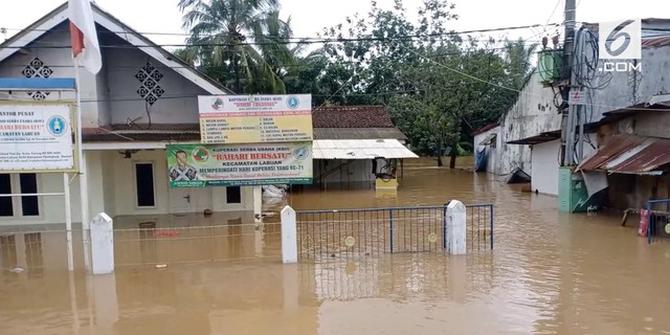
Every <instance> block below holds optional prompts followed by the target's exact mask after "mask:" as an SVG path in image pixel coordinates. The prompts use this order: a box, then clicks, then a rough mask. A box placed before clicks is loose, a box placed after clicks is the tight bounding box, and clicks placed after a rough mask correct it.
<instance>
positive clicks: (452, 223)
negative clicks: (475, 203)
mask: <svg viewBox="0 0 670 335" xmlns="http://www.w3.org/2000/svg"><path fill="white" fill-rule="evenodd" d="M465 210H466V209H465V205H463V203H462V202H460V201H458V200H452V201H451V202H449V205H448V206H447V250H448V251H449V254H451V255H465V253H466V248H465V223H466V222H465V221H466V214H465Z"/></svg>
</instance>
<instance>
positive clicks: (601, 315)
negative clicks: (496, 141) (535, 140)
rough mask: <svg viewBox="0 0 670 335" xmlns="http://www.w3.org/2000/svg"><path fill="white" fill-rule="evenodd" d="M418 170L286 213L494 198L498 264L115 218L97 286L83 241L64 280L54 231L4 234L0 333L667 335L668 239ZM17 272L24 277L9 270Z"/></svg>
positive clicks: (242, 229) (202, 221)
mask: <svg viewBox="0 0 670 335" xmlns="http://www.w3.org/2000/svg"><path fill="white" fill-rule="evenodd" d="M423 163H425V162H423ZM423 163H422V162H417V163H413V164H406V165H405V178H404V180H403V181H402V186H401V188H400V190H399V191H398V195H397V197H389V196H388V195H386V196H377V195H376V194H375V192H374V191H372V190H355V191H347V190H329V191H327V192H315V191H305V192H303V193H294V194H292V195H291V198H290V199H289V200H288V201H289V202H290V203H291V204H292V205H293V206H294V207H296V208H298V209H307V208H345V207H368V206H392V205H415V204H421V205H441V204H443V203H444V202H446V201H447V200H449V199H459V200H462V201H464V202H466V203H486V202H492V203H494V204H495V205H496V208H495V213H496V245H495V249H494V250H493V252H479V253H473V254H470V255H468V256H465V257H445V256H442V255H441V254H437V253H411V254H394V255H392V256H390V255H385V256H384V255H382V256H378V257H355V258H354V257H352V258H349V259H346V258H335V259H328V258H327V259H324V260H322V261H319V262H305V263H302V264H298V265H288V266H284V265H282V264H280V258H279V246H280V239H279V225H278V224H277V219H278V218H277V217H276V216H275V217H272V218H270V219H268V220H265V222H264V223H262V224H255V223H254V221H253V218H251V216H250V215H244V214H239V213H237V214H225V215H214V216H212V217H207V218H206V217H203V216H202V215H190V216H180V217H172V216H170V217H168V216H155V217H133V218H117V220H116V224H117V230H116V231H115V238H116V246H115V249H116V262H117V265H119V266H118V268H117V271H116V272H115V274H114V275H109V276H96V277H93V276H88V275H86V274H85V271H84V270H83V261H81V259H82V257H81V246H78V245H75V253H76V259H77V260H78V263H77V271H75V273H74V274H72V275H68V273H67V271H66V259H65V246H64V243H63V241H64V235H63V234H62V233H59V232H42V233H25V232H15V233H12V232H11V231H10V230H7V229H5V230H3V232H2V233H0V267H1V269H0V283H1V284H0V297H2V303H0V327H2V328H0V329H1V331H0V333H2V334H22V335H23V334H73V333H79V334H222V333H234V334H266V333H272V334H375V333H385V334H408V333H417V334H444V333H456V334H467V333H482V334H493V333H508V334H528V333H537V334H568V333H585V334H586V333H591V334H631V333H633V334H634V333H658V334H663V333H666V334H667V333H670V323H669V322H668V321H667V315H666V314H667V311H668V310H669V309H670V285H668V284H667V280H668V278H670V243H658V244H653V245H651V246H649V245H647V244H646V242H645V241H644V239H640V238H637V237H636V236H635V231H634V229H633V228H632V227H631V228H623V227H620V226H619V225H618V223H619V220H620V218H619V217H610V216H606V215H596V216H585V215H564V214H560V213H558V211H557V210H556V199H555V198H552V197H547V196H541V195H540V196H538V195H533V194H528V193H521V192H518V190H516V189H514V188H511V187H510V186H508V185H505V184H500V183H498V182H496V181H494V180H492V179H491V178H489V177H488V176H486V175H482V174H474V175H473V174H472V173H471V172H466V171H450V170H448V169H437V168H434V167H433V166H432V165H426V164H423ZM74 236H75V237H74V239H75V240H81V235H80V234H78V233H75V234H74ZM156 264H165V265H166V267H164V268H156V267H155V265H156ZM17 267H18V268H22V269H24V271H22V272H11V271H10V269H14V268H17Z"/></svg>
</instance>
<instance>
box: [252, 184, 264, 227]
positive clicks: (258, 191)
mask: <svg viewBox="0 0 670 335" xmlns="http://www.w3.org/2000/svg"><path fill="white" fill-rule="evenodd" d="M253 193H254V196H253V202H254V204H253V205H254V219H255V220H256V222H261V215H262V214H263V189H262V188H261V187H260V186H254V187H253Z"/></svg>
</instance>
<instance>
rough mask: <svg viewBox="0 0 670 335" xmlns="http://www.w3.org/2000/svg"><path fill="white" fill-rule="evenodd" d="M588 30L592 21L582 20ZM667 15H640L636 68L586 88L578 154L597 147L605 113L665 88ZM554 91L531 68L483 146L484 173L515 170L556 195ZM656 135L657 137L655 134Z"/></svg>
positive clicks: (669, 44)
mask: <svg viewBox="0 0 670 335" xmlns="http://www.w3.org/2000/svg"><path fill="white" fill-rule="evenodd" d="M588 26H589V27H590V28H591V29H594V27H596V26H594V25H588ZM668 31H670V20H667V19H644V20H642V36H643V40H642V58H641V60H640V61H639V63H640V64H639V65H640V66H641V73H639V72H637V71H630V72H612V73H611V78H610V79H609V80H603V81H602V82H598V83H596V84H602V85H601V86H602V87H597V89H590V90H588V91H587V96H588V101H587V105H588V106H589V110H588V112H587V113H585V114H586V116H587V118H586V124H587V130H586V135H585V142H586V145H585V146H584V158H586V157H589V155H590V154H591V153H592V152H593V151H594V150H595V149H596V148H598V146H599V143H600V140H601V138H600V137H599V136H596V135H595V133H593V132H594V131H596V126H597V125H598V124H599V122H600V121H601V120H602V119H603V118H604V117H605V114H606V113H607V112H610V111H613V110H617V109H620V108H624V107H627V106H633V105H636V104H639V103H644V102H649V101H651V100H652V98H653V97H654V96H656V95H659V94H660V95H663V94H668V93H670V86H668V84H667V83H668V82H669V81H670V72H668V71H667V60H668V59H669V58H670V33H668ZM561 100H562V99H561V96H560V93H559V92H558V91H557V90H556V88H552V87H549V86H545V85H544V84H543V83H541V80H540V75H539V73H538V71H534V72H533V73H532V74H531V75H530V76H529V79H528V81H527V82H526V84H525V85H524V87H523V88H522V89H521V92H520V93H519V96H518V98H517V101H516V102H515V104H514V105H513V106H512V107H511V108H510V109H509V110H508V111H507V112H506V113H505V114H504V115H503V116H502V117H501V118H500V120H499V122H498V124H499V127H498V128H496V130H493V129H491V130H488V131H489V132H495V133H496V138H497V140H496V141H497V142H496V144H495V145H496V147H495V149H493V148H492V147H491V144H489V145H488V148H489V149H488V150H489V151H490V154H489V157H488V159H489V165H488V168H487V172H489V173H492V174H495V175H498V176H501V178H502V177H504V176H508V175H509V174H510V173H512V172H513V171H515V170H516V169H521V170H523V171H525V172H526V173H528V174H529V175H531V177H532V178H531V179H532V181H531V184H532V185H531V187H532V190H533V191H537V192H539V193H545V194H550V195H558V189H559V187H558V179H559V178H558V174H559V166H560V154H561V153H560V152H561V118H562V116H561V114H560V113H559V112H558V111H559V108H558V105H559V104H560V103H561ZM482 136H484V135H482V134H478V135H477V136H476V138H475V141H474V145H475V148H476V147H477V146H480V147H481V141H482V140H483V139H484V137H482ZM656 136H661V135H659V134H657V135H656Z"/></svg>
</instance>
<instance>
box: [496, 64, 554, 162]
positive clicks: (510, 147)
mask: <svg viewBox="0 0 670 335" xmlns="http://www.w3.org/2000/svg"><path fill="white" fill-rule="evenodd" d="M560 128H561V117H560V115H559V114H558V110H557V108H556V106H554V92H553V91H552V90H551V88H546V87H544V86H543V85H542V84H541V83H540V76H539V74H538V73H537V72H533V74H532V75H531V76H530V78H529V79H528V82H527V83H526V85H525V86H524V87H523V88H522V90H521V93H520V94H519V97H518V99H517V101H516V102H515V103H514V105H513V106H512V108H511V109H509V110H508V111H507V113H506V114H505V115H504V117H503V118H502V120H501V122H500V132H499V134H498V138H499V139H500V146H499V147H498V149H497V150H496V158H495V161H496V166H495V170H494V171H495V173H496V174H498V175H506V174H509V173H510V172H512V171H513V170H514V169H516V168H517V167H518V168H521V169H522V170H523V171H525V172H526V173H528V174H531V172H532V171H531V149H530V147H529V146H527V145H518V144H507V142H509V141H514V140H518V139H522V138H526V137H530V136H534V135H537V134H540V133H542V132H545V131H551V130H556V129H560Z"/></svg>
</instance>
